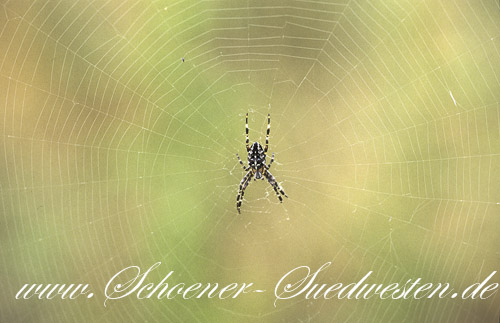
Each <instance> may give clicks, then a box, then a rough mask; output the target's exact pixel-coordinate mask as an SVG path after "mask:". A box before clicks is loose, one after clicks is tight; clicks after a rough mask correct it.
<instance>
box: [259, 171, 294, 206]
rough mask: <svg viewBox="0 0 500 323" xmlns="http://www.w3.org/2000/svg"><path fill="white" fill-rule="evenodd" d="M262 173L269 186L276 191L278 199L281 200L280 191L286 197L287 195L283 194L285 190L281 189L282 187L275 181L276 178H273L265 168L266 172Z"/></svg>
mask: <svg viewBox="0 0 500 323" xmlns="http://www.w3.org/2000/svg"><path fill="white" fill-rule="evenodd" d="M264 175H265V176H266V178H267V181H268V182H269V184H271V186H272V187H273V189H274V191H275V192H276V196H277V197H278V199H279V200H280V203H281V202H283V198H282V197H281V195H280V193H281V194H282V195H284V196H285V197H287V198H288V196H287V195H286V194H285V192H284V191H283V189H282V188H281V187H280V186H279V185H278V183H277V182H276V178H274V176H273V175H272V174H271V173H270V172H269V171H268V170H266V172H265V174H264Z"/></svg>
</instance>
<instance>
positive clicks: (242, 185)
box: [236, 171, 253, 213]
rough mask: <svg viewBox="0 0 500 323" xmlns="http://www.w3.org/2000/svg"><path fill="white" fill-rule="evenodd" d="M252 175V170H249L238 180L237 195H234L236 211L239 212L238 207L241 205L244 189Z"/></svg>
mask: <svg viewBox="0 0 500 323" xmlns="http://www.w3.org/2000/svg"><path fill="white" fill-rule="evenodd" d="M252 176H253V173H252V171H249V172H248V173H247V174H246V175H245V177H243V179H242V180H241V182H240V189H239V191H238V196H237V197H236V209H237V210H238V213H241V212H240V207H241V202H242V200H243V195H244V194H245V189H246V188H247V186H248V183H249V182H250V180H251V179H252Z"/></svg>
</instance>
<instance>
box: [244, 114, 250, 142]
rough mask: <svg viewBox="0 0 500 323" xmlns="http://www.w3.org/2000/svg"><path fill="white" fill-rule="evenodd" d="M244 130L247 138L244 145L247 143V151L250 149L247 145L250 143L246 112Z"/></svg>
mask: <svg viewBox="0 0 500 323" xmlns="http://www.w3.org/2000/svg"><path fill="white" fill-rule="evenodd" d="M245 132H246V135H247V138H246V139H247V140H246V145H247V151H250V146H249V145H248V144H249V143H250V140H249V139H248V113H247V115H246V118H245Z"/></svg>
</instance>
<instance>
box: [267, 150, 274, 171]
mask: <svg viewBox="0 0 500 323" xmlns="http://www.w3.org/2000/svg"><path fill="white" fill-rule="evenodd" d="M273 161H274V153H273V155H272V156H271V161H270V162H269V165H267V166H266V168H267V169H270V168H271V165H272V164H273Z"/></svg>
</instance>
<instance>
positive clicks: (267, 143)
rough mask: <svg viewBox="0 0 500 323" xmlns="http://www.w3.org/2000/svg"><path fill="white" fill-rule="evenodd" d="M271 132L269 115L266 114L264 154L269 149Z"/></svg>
mask: <svg viewBox="0 0 500 323" xmlns="http://www.w3.org/2000/svg"><path fill="white" fill-rule="evenodd" d="M270 131H271V115H270V114H269V113H268V114H267V132H266V147H264V152H265V153H267V149H268V148H269V132H270Z"/></svg>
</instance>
